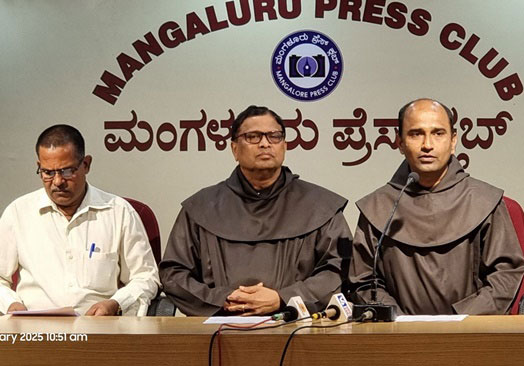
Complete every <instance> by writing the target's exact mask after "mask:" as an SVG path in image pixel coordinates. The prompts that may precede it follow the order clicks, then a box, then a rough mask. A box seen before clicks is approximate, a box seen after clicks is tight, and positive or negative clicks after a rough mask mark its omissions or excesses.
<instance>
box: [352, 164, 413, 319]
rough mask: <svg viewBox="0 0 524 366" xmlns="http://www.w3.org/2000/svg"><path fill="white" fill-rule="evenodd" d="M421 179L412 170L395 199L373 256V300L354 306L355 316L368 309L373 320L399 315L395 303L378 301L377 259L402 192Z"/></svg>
mask: <svg viewBox="0 0 524 366" xmlns="http://www.w3.org/2000/svg"><path fill="white" fill-rule="evenodd" d="M419 179H420V176H419V175H418V173H416V172H411V173H409V175H408V179H407V181H406V184H404V187H402V189H401V190H400V193H399V195H398V197H397V199H396V200H395V203H394V204H393V210H391V215H390V216H389V218H388V220H387V221H386V226H385V227H384V230H382V233H381V234H380V238H379V240H378V243H377V248H376V249H375V255H374V256H373V283H372V287H371V302H370V303H369V304H367V305H354V306H353V318H354V319H355V318H359V317H360V316H361V315H362V314H363V313H365V312H366V311H371V312H372V313H373V318H372V319H371V320H372V321H375V322H376V321H385V322H392V321H394V320H395V318H396V317H397V307H396V306H395V305H384V304H381V303H379V302H378V301H377V288H378V278H377V261H378V257H379V253H380V247H381V246H382V241H383V240H384V237H385V236H386V233H387V232H388V231H389V227H390V226H391V221H392V220H393V215H394V214H395V211H397V206H398V203H399V202H400V198H401V197H402V194H403V193H404V191H405V190H406V188H407V187H408V186H409V185H410V184H412V183H416V182H418V181H419Z"/></svg>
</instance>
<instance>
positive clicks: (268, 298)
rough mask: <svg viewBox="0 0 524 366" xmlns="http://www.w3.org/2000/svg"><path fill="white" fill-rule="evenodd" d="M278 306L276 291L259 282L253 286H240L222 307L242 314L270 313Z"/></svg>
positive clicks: (278, 297) (278, 298) (278, 296)
mask: <svg viewBox="0 0 524 366" xmlns="http://www.w3.org/2000/svg"><path fill="white" fill-rule="evenodd" d="M279 308H280V295H279V294H278V292H277V291H275V290H273V289H270V288H268V287H264V284H263V283H262V282H261V283H259V284H257V285H255V286H240V287H239V288H238V289H236V290H235V291H233V292H232V293H231V294H230V295H229V296H228V297H227V302H226V304H225V306H224V309H225V310H227V311H231V312H241V313H242V314H241V315H242V316H250V315H264V314H270V313H272V312H274V311H276V310H278V309H279Z"/></svg>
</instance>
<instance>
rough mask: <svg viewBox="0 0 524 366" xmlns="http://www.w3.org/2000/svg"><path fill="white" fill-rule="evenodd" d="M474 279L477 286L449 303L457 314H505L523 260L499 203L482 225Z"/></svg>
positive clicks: (512, 228) (502, 206) (522, 267)
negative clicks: (475, 278)
mask: <svg viewBox="0 0 524 366" xmlns="http://www.w3.org/2000/svg"><path fill="white" fill-rule="evenodd" d="M480 235H481V242H482V246H481V254H480V263H479V265H478V266H477V267H478V279H479V283H480V284H481V286H479V289H478V290H477V291H476V292H475V293H473V294H471V295H469V296H467V297H466V298H464V299H462V300H460V301H458V302H456V303H455V304H453V308H454V310H455V311H456V312H457V313H458V314H478V315H480V314H505V313H507V312H508V311H509V309H510V307H511V304H512V302H513V300H514V297H515V295H516V293H517V291H518V289H519V285H520V283H521V281H522V275H523V273H524V257H523V255H522V250H521V248H520V244H519V241H518V238H517V234H516V232H515V228H514V227H513V223H512V222H511V218H510V216H509V213H508V210H507V208H506V205H505V203H504V201H503V200H501V201H500V203H499V204H498V206H497V208H496V209H495V211H494V212H493V213H492V214H491V215H490V216H489V217H488V219H487V220H486V221H485V222H484V223H483V224H482V227H481V230H480Z"/></svg>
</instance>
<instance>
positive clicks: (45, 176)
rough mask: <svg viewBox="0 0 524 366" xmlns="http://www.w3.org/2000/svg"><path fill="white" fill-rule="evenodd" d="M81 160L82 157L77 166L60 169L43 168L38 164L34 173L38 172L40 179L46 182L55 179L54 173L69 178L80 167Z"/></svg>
mask: <svg viewBox="0 0 524 366" xmlns="http://www.w3.org/2000/svg"><path fill="white" fill-rule="evenodd" d="M83 162H84V159H82V160H81V161H80V163H79V164H78V165H77V166H73V167H67V168H62V169H44V168H40V166H38V169H37V170H36V174H39V175H40V176H41V177H42V180H44V181H47V182H49V181H52V180H53V179H55V176H56V173H58V174H60V176H61V177H62V178H64V179H71V178H73V177H74V176H75V173H76V171H77V170H78V169H79V168H80V165H82V163H83Z"/></svg>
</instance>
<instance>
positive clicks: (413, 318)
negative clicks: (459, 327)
mask: <svg viewBox="0 0 524 366" xmlns="http://www.w3.org/2000/svg"><path fill="white" fill-rule="evenodd" d="M466 318H467V315H466V314H462V315H400V316H397V319H395V321H396V322H461V321H463V320H464V319H466Z"/></svg>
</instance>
